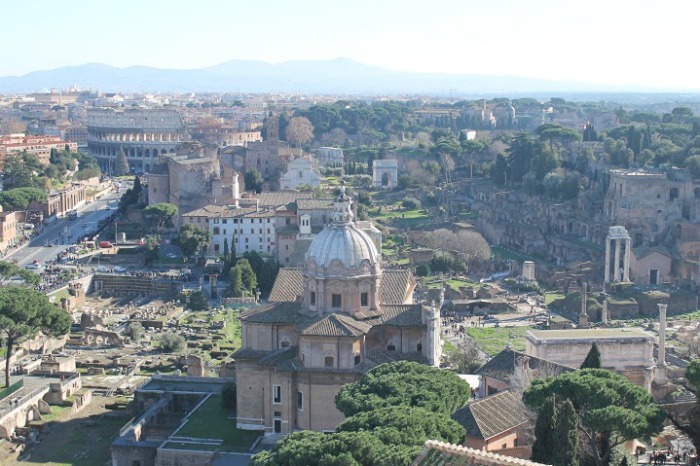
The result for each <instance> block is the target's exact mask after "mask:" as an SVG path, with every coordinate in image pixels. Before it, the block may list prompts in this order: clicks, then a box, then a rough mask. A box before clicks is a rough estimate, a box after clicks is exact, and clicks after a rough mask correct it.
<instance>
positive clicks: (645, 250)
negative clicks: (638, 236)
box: [632, 246, 673, 260]
mask: <svg viewBox="0 0 700 466" xmlns="http://www.w3.org/2000/svg"><path fill="white" fill-rule="evenodd" d="M654 252H658V253H659V254H661V255H664V256H666V257H671V258H672V257H673V256H672V255H671V253H669V252H668V249H666V248H665V247H663V246H653V247H639V248H632V253H633V254H634V256H635V257H636V258H637V260H641V259H644V258H645V257H646V256H648V255H649V254H652V253H654Z"/></svg>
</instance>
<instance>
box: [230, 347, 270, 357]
mask: <svg viewBox="0 0 700 466" xmlns="http://www.w3.org/2000/svg"><path fill="white" fill-rule="evenodd" d="M270 353H272V351H266V350H254V349H250V348H241V349H239V350H238V351H235V352H234V353H233V354H232V355H231V357H232V358H233V359H261V358H264V357H265V356H267V355H269V354H270Z"/></svg>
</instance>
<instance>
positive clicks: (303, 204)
mask: <svg viewBox="0 0 700 466" xmlns="http://www.w3.org/2000/svg"><path fill="white" fill-rule="evenodd" d="M333 202H334V199H299V200H297V209H299V210H315V209H332V208H333Z"/></svg>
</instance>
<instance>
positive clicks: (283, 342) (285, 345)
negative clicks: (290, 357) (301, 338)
mask: <svg viewBox="0 0 700 466" xmlns="http://www.w3.org/2000/svg"><path fill="white" fill-rule="evenodd" d="M288 346H289V342H288V341H287V340H282V341H281V342H280V348H286V347H288Z"/></svg>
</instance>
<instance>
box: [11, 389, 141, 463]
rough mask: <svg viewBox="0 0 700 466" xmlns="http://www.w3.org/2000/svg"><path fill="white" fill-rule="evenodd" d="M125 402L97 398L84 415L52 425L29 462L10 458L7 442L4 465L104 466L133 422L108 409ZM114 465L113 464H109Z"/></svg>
mask: <svg viewBox="0 0 700 466" xmlns="http://www.w3.org/2000/svg"><path fill="white" fill-rule="evenodd" d="M117 401H119V402H121V401H123V398H117V397H110V398H105V397H101V396H96V397H95V398H93V400H92V402H91V403H90V404H89V405H88V406H86V407H85V408H83V409H82V410H81V411H80V412H78V413H76V414H73V415H69V414H67V413H66V415H65V416H62V418H60V419H57V420H55V421H53V422H51V423H49V425H48V428H47V430H46V432H45V433H41V434H40V435H39V443H37V444H35V445H34V446H32V447H31V448H30V455H29V458H28V459H26V460H25V461H17V460H16V454H8V453H9V452H8V450H9V444H8V442H3V443H2V445H1V447H2V451H1V452H0V464H3V465H7V466H29V465H32V464H38V463H40V464H42V465H45V466H102V465H106V464H108V462H109V461H110V457H111V455H110V450H109V446H110V445H111V443H112V442H113V441H114V439H116V437H117V435H118V433H119V429H120V428H121V427H122V426H123V425H124V424H125V423H126V422H127V421H128V420H129V419H130V415H129V413H128V412H126V411H125V410H117V411H112V410H109V409H107V408H106V407H105V405H108V404H111V403H115V402H117ZM109 464H111V463H109Z"/></svg>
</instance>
